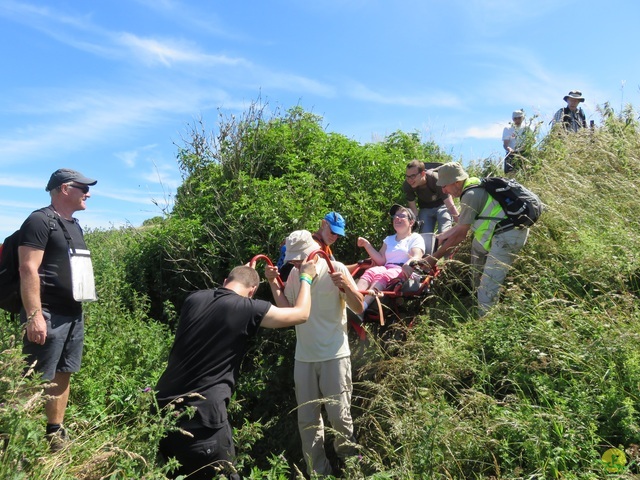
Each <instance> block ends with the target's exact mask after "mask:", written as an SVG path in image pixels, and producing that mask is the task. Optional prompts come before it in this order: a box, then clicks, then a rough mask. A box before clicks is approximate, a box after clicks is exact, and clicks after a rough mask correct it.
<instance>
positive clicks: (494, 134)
mask: <svg viewBox="0 0 640 480" xmlns="http://www.w3.org/2000/svg"><path fill="white" fill-rule="evenodd" d="M503 129H504V126H503V125H497V124H491V125H484V126H474V127H469V128H467V129H466V130H464V131H463V132H462V138H481V139H489V138H490V139H500V138H502V130H503Z"/></svg>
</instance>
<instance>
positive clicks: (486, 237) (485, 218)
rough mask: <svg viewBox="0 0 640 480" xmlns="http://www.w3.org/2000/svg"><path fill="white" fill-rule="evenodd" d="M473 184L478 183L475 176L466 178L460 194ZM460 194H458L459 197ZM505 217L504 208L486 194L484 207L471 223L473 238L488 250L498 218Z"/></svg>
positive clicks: (478, 180)
mask: <svg viewBox="0 0 640 480" xmlns="http://www.w3.org/2000/svg"><path fill="white" fill-rule="evenodd" d="M473 185H480V179H479V178H477V177H469V178H467V179H466V180H465V182H464V184H463V185H462V195H464V191H465V190H466V189H467V188H469V187H471V186H473ZM462 195H460V198H461V199H462ZM505 218H507V215H506V214H505V213H504V210H502V207H501V206H500V204H499V203H498V202H497V201H496V200H495V199H494V198H493V197H492V196H491V195H488V198H487V203H485V204H484V207H483V208H482V210H481V211H480V213H479V214H478V215H476V219H475V220H474V222H473V224H472V225H471V230H473V238H475V239H476V240H477V241H478V242H480V244H481V245H482V246H483V248H484V249H485V250H489V249H490V248H491V240H492V239H493V234H494V232H495V229H496V225H497V224H498V223H499V222H500V220H503V219H505Z"/></svg>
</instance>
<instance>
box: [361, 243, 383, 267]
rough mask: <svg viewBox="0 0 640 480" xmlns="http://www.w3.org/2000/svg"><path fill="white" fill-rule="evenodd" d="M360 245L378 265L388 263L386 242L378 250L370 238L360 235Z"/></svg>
mask: <svg viewBox="0 0 640 480" xmlns="http://www.w3.org/2000/svg"><path fill="white" fill-rule="evenodd" d="M358 246H359V247H362V248H364V249H365V250H366V251H367V253H368V254H369V256H370V257H371V260H373V261H374V262H375V264H376V265H384V264H385V263H386V261H387V257H386V255H385V252H386V250H387V244H386V243H383V244H382V248H381V249H380V251H377V250H376V249H375V248H373V245H371V242H369V240H367V239H366V238H364V237H358Z"/></svg>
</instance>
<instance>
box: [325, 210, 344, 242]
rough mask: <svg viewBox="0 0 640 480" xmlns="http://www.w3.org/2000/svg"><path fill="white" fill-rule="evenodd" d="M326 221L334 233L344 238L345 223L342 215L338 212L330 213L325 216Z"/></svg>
mask: <svg viewBox="0 0 640 480" xmlns="http://www.w3.org/2000/svg"><path fill="white" fill-rule="evenodd" d="M324 219H325V220H326V221H327V222H328V223H329V227H330V228H331V231H332V232H333V233H335V234H336V235H342V236H343V237H344V226H345V221H344V218H342V215H340V214H339V213H338V212H329V213H327V214H326V215H325V216H324Z"/></svg>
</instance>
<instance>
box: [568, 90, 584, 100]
mask: <svg viewBox="0 0 640 480" xmlns="http://www.w3.org/2000/svg"><path fill="white" fill-rule="evenodd" d="M570 98H574V99H576V100H579V101H580V102H584V97H583V96H582V92H581V91H580V90H571V91H570V92H569V93H568V94H566V95H565V96H564V99H563V100H564V101H565V102H566V101H567V100H569V99H570Z"/></svg>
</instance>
